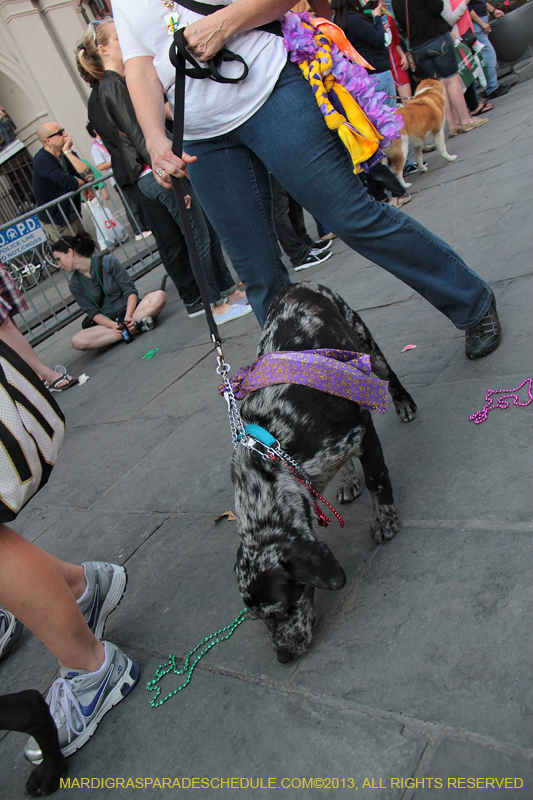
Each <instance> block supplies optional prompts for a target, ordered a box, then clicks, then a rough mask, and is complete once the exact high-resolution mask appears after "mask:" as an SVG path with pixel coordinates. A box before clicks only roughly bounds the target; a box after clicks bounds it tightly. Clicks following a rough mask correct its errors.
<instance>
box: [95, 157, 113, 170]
mask: <svg viewBox="0 0 533 800" xmlns="http://www.w3.org/2000/svg"><path fill="white" fill-rule="evenodd" d="M96 169H99V170H100V172H107V170H108V169H111V159H109V161H102V163H101V164H97V165H96Z"/></svg>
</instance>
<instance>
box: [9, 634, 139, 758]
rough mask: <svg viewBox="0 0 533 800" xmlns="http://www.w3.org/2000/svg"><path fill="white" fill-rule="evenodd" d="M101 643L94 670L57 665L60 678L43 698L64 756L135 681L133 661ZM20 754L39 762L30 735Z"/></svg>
mask: <svg viewBox="0 0 533 800" xmlns="http://www.w3.org/2000/svg"><path fill="white" fill-rule="evenodd" d="M102 644H103V645H104V647H105V661H104V663H103V664H102V666H101V667H100V669H99V670H98V671H97V672H87V671H86V670H84V669H79V670H73V669H68V668H67V667H61V669H60V675H61V677H59V678H58V679H57V680H55V681H54V682H53V684H52V686H51V687H50V691H49V692H48V696H47V698H46V702H47V703H48V705H49V707H50V714H51V715H52V719H53V720H54V722H55V724H56V727H57V733H58V736H59V746H60V747H61V752H62V753H63V755H64V756H65V757H67V756H71V755H72V753H75V752H76V750H79V749H80V747H83V745H84V744H86V742H88V741H89V739H90V738H91V736H92V735H93V733H94V732H95V730H96V728H97V725H98V723H99V722H100V720H101V719H102V717H103V716H104V714H107V712H108V711H109V710H110V709H111V708H113V706H116V704H117V703H120V701H121V700H122V698H123V697H126V695H127V694H129V693H130V692H131V690H132V689H133V687H134V686H135V684H136V683H137V681H138V680H139V667H138V666H137V664H134V663H133V661H131V659H129V658H128V657H127V656H126V655H125V654H124V653H123V652H122V651H121V650H119V649H118V647H117V646H116V644H111V642H103V643H102ZM24 755H25V756H26V758H27V759H28V761H31V762H32V764H40V763H41V761H42V760H43V754H42V752H41V749H40V747H39V745H38V744H37V742H36V741H35V739H34V738H33V736H31V737H30V738H29V739H28V741H27V742H26V747H25V748H24Z"/></svg>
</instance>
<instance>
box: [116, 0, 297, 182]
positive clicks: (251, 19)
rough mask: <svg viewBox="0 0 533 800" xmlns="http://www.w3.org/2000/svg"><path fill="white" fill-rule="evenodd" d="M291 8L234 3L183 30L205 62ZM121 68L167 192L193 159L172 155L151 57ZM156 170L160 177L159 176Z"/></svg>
mask: <svg viewBox="0 0 533 800" xmlns="http://www.w3.org/2000/svg"><path fill="white" fill-rule="evenodd" d="M293 5H294V0H236V2H235V3H231V4H230V5H229V6H226V7H225V8H223V9H221V10H220V11H216V12H215V13H214V14H210V15H209V16H207V17H202V19H199V20H198V21H197V22H194V23H193V24H192V25H188V26H187V28H186V31H185V39H186V41H187V46H188V48H189V50H190V51H191V52H192V53H193V55H194V56H195V57H196V58H198V60H199V61H208V60H209V59H210V58H212V57H213V56H214V55H216V53H218V51H219V50H220V49H221V48H222V47H224V44H225V43H226V40H227V39H228V37H229V36H232V35H233V34H235V33H240V32H242V31H246V30H249V29H251V28H255V27H257V26H258V25H264V24H265V23H266V22H272V20H274V19H277V18H278V17H280V16H281V15H282V14H284V13H285V12H286V11H288V10H289V9H290V8H292V6H293ZM124 67H125V71H126V81H127V84H128V89H129V92H130V97H131V100H132V102H133V106H134V108H135V113H136V115H137V119H138V121H139V123H140V126H141V128H142V129H143V133H144V136H145V139H146V146H147V148H148V150H149V152H150V155H151V158H152V169H153V170H154V175H155V177H156V180H157V181H158V183H160V184H161V185H162V186H165V187H166V188H167V189H169V188H171V186H172V184H171V182H170V178H169V175H175V176H176V177H178V178H182V177H184V175H185V170H186V168H187V164H193V163H194V162H195V161H196V156H190V155H188V153H185V152H184V153H182V155H181V158H180V157H178V156H175V155H174V153H173V152H172V144H171V142H170V141H169V139H168V138H167V135H166V130H165V103H164V95H163V87H162V86H161V82H160V80H159V78H158V76H157V72H156V69H155V67H154V63H153V59H152V57H151V56H137V57H136V58H130V59H127V60H126V62H125V64H124ZM158 170H162V171H163V174H162V175H159V174H158Z"/></svg>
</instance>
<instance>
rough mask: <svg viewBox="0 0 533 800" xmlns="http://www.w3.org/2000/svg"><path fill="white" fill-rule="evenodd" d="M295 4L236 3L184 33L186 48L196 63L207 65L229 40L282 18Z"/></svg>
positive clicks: (286, 0)
mask: <svg viewBox="0 0 533 800" xmlns="http://www.w3.org/2000/svg"><path fill="white" fill-rule="evenodd" d="M293 5H294V0H236V2H235V3H230V5H228V6H226V7H225V8H223V9H221V10H220V11H216V12H215V13H214V14H209V16H207V17H202V18H201V19H199V20H198V21H197V22H194V23H193V24H192V25H188V26H187V28H186V29H185V34H184V36H185V40H186V42H187V47H188V49H189V50H190V51H191V53H192V54H193V55H194V56H195V57H196V58H197V59H198V61H209V60H210V59H211V58H213V56H215V55H216V54H217V53H218V51H219V50H221V49H222V48H223V47H224V45H225V43H226V41H227V40H228V38H229V37H230V36H233V35H234V34H236V33H242V32H243V31H249V30H251V29H252V28H257V27H258V25H264V24H265V23H267V22H272V20H274V19H277V18H278V17H280V16H282V15H283V14H285V12H286V11H289V10H290V9H291V8H292V7H293Z"/></svg>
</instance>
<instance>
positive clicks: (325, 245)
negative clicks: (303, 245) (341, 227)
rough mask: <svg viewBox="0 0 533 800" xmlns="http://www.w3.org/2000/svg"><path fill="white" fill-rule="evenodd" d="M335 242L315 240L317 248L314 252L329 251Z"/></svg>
mask: <svg viewBox="0 0 533 800" xmlns="http://www.w3.org/2000/svg"><path fill="white" fill-rule="evenodd" d="M332 244H333V242H332V241H331V239H315V246H314V247H313V250H322V251H324V250H329V248H330V247H331V245H332Z"/></svg>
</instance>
